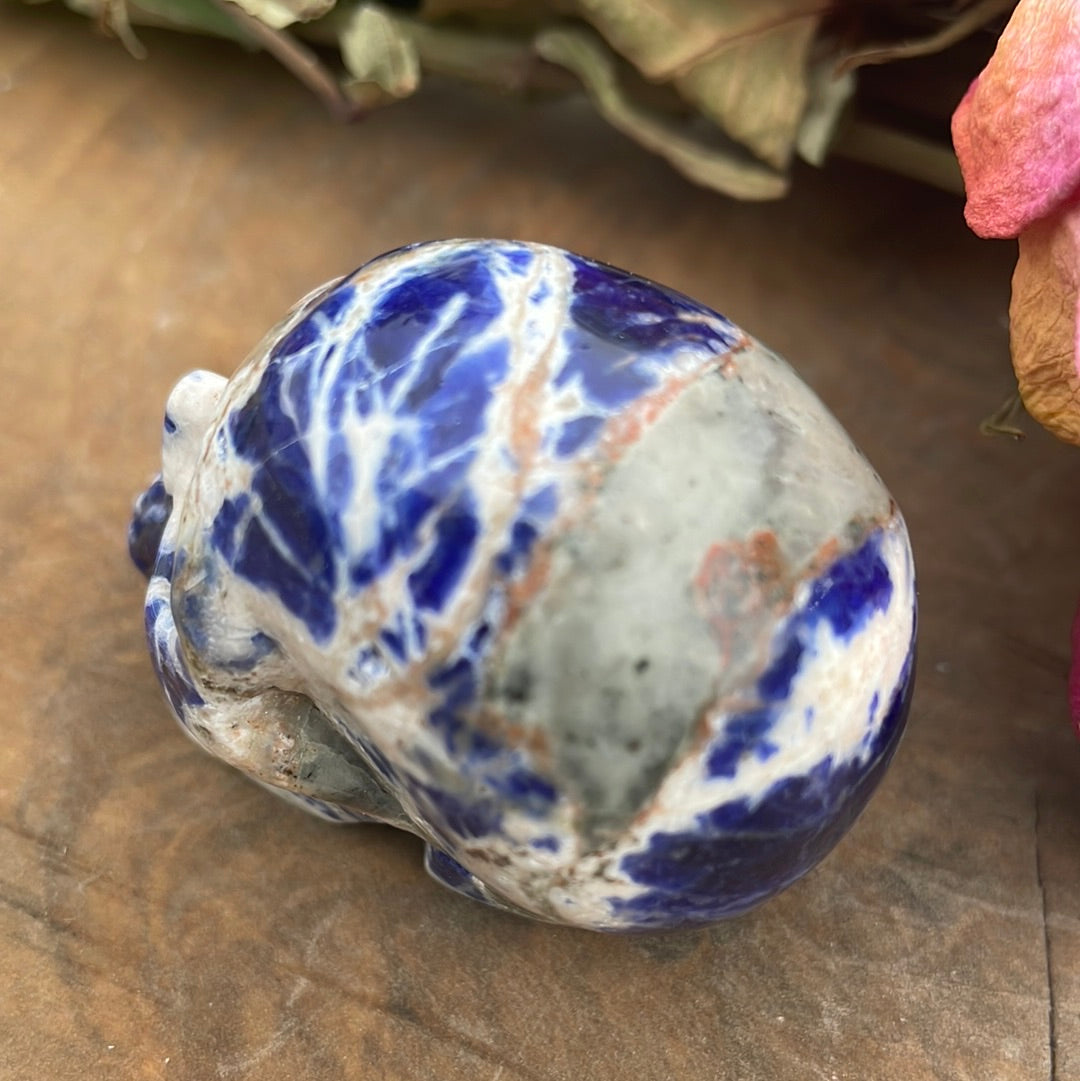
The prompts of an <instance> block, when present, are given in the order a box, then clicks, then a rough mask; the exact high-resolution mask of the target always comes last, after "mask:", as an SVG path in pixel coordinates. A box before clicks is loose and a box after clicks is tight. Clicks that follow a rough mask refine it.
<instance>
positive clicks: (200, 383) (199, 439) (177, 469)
mask: <svg viewBox="0 0 1080 1081" xmlns="http://www.w3.org/2000/svg"><path fill="white" fill-rule="evenodd" d="M225 385H226V380H225V379H224V378H222V376H220V375H217V374H216V373H215V372H206V371H197V372H189V373H188V374H187V375H185V376H184V378H183V379H181V380H180V382H179V383H177V384H176V386H175V387H174V388H173V391H172V393H171V394H170V395H169V401H168V403H167V405H166V406H165V434H164V438H163V443H162V453H161V476H162V480H163V481H164V482H165V489H166V491H168V492H169V493H170V495H176V494H178V493H182V492H183V491H185V490H186V489H187V486H188V484H189V483H190V481H191V477H192V475H193V474H194V472H195V466H196V464H197V462H198V460H199V453H200V451H201V450H202V444H203V438H204V437H205V435H206V433H207V431H208V430H209V428H210V425H211V423H212V422H213V419H214V414H215V412H216V410H217V405H218V402H219V401H220V400H221V395H222V392H223V391H224V389H225Z"/></svg>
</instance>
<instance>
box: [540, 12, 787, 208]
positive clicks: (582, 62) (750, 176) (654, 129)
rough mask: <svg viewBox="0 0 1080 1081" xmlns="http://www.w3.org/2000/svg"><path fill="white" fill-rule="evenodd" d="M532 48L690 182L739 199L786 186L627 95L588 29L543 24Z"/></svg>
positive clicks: (737, 153) (731, 147)
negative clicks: (546, 27) (574, 77)
mask: <svg viewBox="0 0 1080 1081" xmlns="http://www.w3.org/2000/svg"><path fill="white" fill-rule="evenodd" d="M536 49H537V52H538V53H539V54H540V55H541V56H542V57H543V58H544V59H545V60H550V61H551V62H552V63H555V64H562V65H563V66H564V67H567V68H569V69H570V70H571V71H573V72H574V73H575V74H576V75H577V76H578V78H580V79H581V81H582V83H583V84H584V85H585V89H586V91H587V92H588V94H589V97H590V98H591V99H592V101H593V104H594V105H595V106H596V109H597V110H598V112H599V113H600V114H601V116H603V117H604V119H605V120H607V122H608V123H609V124H611V125H612V127H615V128H618V130H619V131H621V132H623V133H624V134H625V135H628V136H629V137H630V138H632V139H634V140H636V141H637V142H638V143H640V144H641V145H642V146H644V147H645V148H646V149H647V150H651V151H652V152H653V153H656V154H659V155H660V156H661V157H663V158H665V159H666V160H667V161H668V162H670V163H671V165H673V166H674V167H675V168H676V169H678V170H679V172H681V173H682V174H683V175H684V176H686V177H689V179H691V180H693V181H695V182H696V183H698V184H703V185H705V186H706V187H709V188H715V189H716V190H717V191H722V192H724V193H725V194H727V195H733V196H735V197H737V198H740V199H777V198H779V197H780V196H781V195H783V194H784V193H785V192H786V191H787V186H788V182H787V178H786V177H784V176H783V175H781V174H779V173H776V172H774V171H773V170H772V169H769V168H767V167H766V166H764V165H762V164H761V162H758V161H755V160H754V159H753V158H751V157H749V155H747V154H746V153H745V152H744V151H742V150H741V148H740V147H738V146H737V145H736V144H734V143H730V144H725V143H724V142H723V141H722V140H720V139H717V140H715V141H706V139H705V138H702V137H699V136H697V135H696V134H695V133H694V132H693V131H692V130H691V128H690V127H689V126H688V125H686V124H680V123H679V122H678V121H677V120H675V119H673V118H672V117H670V116H662V115H660V114H657V113H653V112H650V111H648V110H647V109H645V108H643V107H642V106H640V105H638V104H636V103H635V102H633V101H632V100H630V99H629V98H628V97H627V96H626V94H625V93H624V91H623V88H622V87H621V86H620V85H619V79H618V76H617V73H616V62H615V58H614V57H613V56H612V55H611V52H610V51H609V50H608V49H607V48H606V47H605V46H604V44H603V42H602V41H601V40H600V39H599V38H598V37H597V36H596V35H595V34H593V33H591V32H590V31H587V30H584V29H576V28H574V29H570V28H568V29H561V30H546V31H544V32H542V33H541V34H539V35H538V36H537V38H536Z"/></svg>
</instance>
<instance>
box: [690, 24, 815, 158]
mask: <svg viewBox="0 0 1080 1081" xmlns="http://www.w3.org/2000/svg"><path fill="white" fill-rule="evenodd" d="M817 29H818V16H817V15H809V16H802V17H800V18H796V19H794V20H791V21H788V22H784V23H781V24H780V25H778V26H775V27H773V28H771V29H769V30H766V31H763V32H761V33H757V34H754V35H753V36H751V37H747V38H739V39H738V40H736V41H734V42H732V43H731V44H729V45H726V46H725V47H724V48H722V49H721V50H720V51H719V52H717V53H713V54H712V55H711V56H710V57H709V58H708V59H706V60H703V61H701V62H700V63H698V64H696V65H695V66H694V67H692V68H691V69H690V70H689V71H687V72H686V74H684V75H680V76H678V77H677V78H676V79H675V86H676V88H677V89H678V91H679V92H680V93H681V94H682V95H683V97H684V98H686V100H687V101H689V102H690V103H691V104H692V105H695V106H696V107H697V108H698V109H700V110H701V112H702V114H703V115H705V116H707V117H708V118H709V119H710V120H712V121H713V122H714V123H716V124H719V125H720V127H721V128H723V130H724V131H725V132H727V134H728V135H730V136H731V137H732V138H733V139H737V140H738V141H739V142H740V143H742V144H743V145H744V146H746V147H748V148H749V149H750V150H752V151H753V152H754V154H756V155H757V156H758V157H759V158H761V159H762V161H765V162H767V163H768V164H769V165H771V166H773V167H774V168H775V169H784V168H786V167H787V165H788V164H789V163H790V161H791V155H792V150H793V149H794V144H795V138H796V136H797V134H798V131H799V123H800V121H801V120H802V117H803V114H804V112H805V110H806V106H807V102H808V101H809V97H810V94H809V87H808V85H807V79H808V74H809V72H808V60H809V55H810V50H811V47H812V46H813V42H814V36H815V35H816V33H817Z"/></svg>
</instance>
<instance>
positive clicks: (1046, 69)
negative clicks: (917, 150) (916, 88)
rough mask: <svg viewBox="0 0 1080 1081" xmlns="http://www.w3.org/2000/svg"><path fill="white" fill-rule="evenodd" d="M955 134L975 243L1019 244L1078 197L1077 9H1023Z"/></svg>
mask: <svg viewBox="0 0 1080 1081" xmlns="http://www.w3.org/2000/svg"><path fill="white" fill-rule="evenodd" d="M952 132H953V144H954V145H955V147H956V155H957V157H958V158H959V159H960V168H961V169H962V170H963V174H964V186H965V187H966V189H967V200H968V201H967V208H966V210H965V217H966V218H967V222H968V225H970V226H971V228H972V229H973V230H974V231H975V232H976V233H978V234H979V236H986V237H1010V236H1017V235H1018V234H1019V233H1020V232H1021V231H1022V230H1023V229H1025V228H1026V227H1027V226H1028V225H1030V224H1031V223H1032V222H1034V221H1037V220H1038V219H1039V218H1042V217H1045V216H1046V215H1047V214H1049V213H1050V212H1051V211H1053V210H1054V208H1055V207H1057V206H1058V205H1060V204H1061V203H1062V202H1063V201H1064V200H1066V199H1068V198H1069V197H1070V196H1071V195H1072V194H1073V193H1074V192H1075V191H1076V190H1077V188H1078V187H1080V3H1077V2H1076V0H1020V3H1019V4H1018V5H1017V7H1016V10H1015V11H1014V12H1013V16H1012V18H1011V19H1010V20H1009V24H1008V26H1006V27H1005V30H1004V32H1003V33H1002V35H1001V38H1000V40H999V41H998V45H997V49H996V50H995V52H994V55H993V56H992V57H991V58H990V62H989V63H988V64H987V65H986V69H985V70H984V71H983V73H982V74H981V75H980V76H979V77H978V78H977V79H976V80H975V82H973V83H972V84H971V87H970V88H969V90H968V92H967V94H965V95H964V99H963V100H962V101H961V102H960V104H959V105H958V106H957V109H956V112H955V113H954V114H953V123H952Z"/></svg>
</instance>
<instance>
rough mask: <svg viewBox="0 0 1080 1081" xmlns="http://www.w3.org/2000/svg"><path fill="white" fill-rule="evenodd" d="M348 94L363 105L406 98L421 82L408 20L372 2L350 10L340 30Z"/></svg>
mask: <svg viewBox="0 0 1080 1081" xmlns="http://www.w3.org/2000/svg"><path fill="white" fill-rule="evenodd" d="M339 40H340V45H341V58H342V60H343V61H344V62H345V67H346V68H347V69H348V71H349V74H350V76H351V78H350V79H348V80H347V81H346V82H345V84H344V89H345V91H346V93H347V94H348V95H349V97H350V98H351V99H352V100H353V101H355V102H358V103H361V104H363V105H365V106H371V105H377V104H382V103H383V102H385V101H387V100H396V99H398V98H406V97H408V96H409V95H410V94H412V93H413V92H414V91H415V90H416V88H417V87H418V86H419V85H420V57H419V55H418V54H417V51H416V46H415V44H414V43H413V40H412V37H411V36H410V33H409V25H408V22H407V21H406V20H404V19H399V18H398V17H396V16H394V15H392V14H391V13H390V12H388V11H386V10H384V9H383V8H380V7H377V6H376V5H374V4H363V5H361V6H360V7H358V8H356V9H355V10H354V11H352V12H351V13H350V14H349V16H348V18H347V19H346V20H345V21H344V22H343V23H342V25H341V29H340V38H339Z"/></svg>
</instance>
